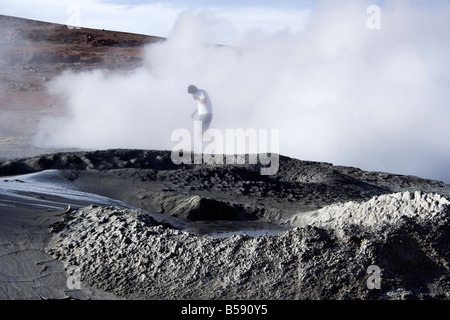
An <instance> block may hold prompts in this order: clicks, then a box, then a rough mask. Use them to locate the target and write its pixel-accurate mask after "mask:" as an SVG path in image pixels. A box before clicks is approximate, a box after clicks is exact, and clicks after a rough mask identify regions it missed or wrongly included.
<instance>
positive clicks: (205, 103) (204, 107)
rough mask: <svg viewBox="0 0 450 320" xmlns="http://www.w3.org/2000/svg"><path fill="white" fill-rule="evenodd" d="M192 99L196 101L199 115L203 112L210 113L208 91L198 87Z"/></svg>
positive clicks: (210, 105)
mask: <svg viewBox="0 0 450 320" xmlns="http://www.w3.org/2000/svg"><path fill="white" fill-rule="evenodd" d="M193 95H194V99H195V100H197V102H198V107H197V112H198V115H199V116H202V115H204V114H208V113H211V114H212V103H211V99H210V98H209V96H208V93H207V92H206V91H205V90H203V89H198V90H197V92H196V93H194V94H193Z"/></svg>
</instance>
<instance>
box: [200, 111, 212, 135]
mask: <svg viewBox="0 0 450 320" xmlns="http://www.w3.org/2000/svg"><path fill="white" fill-rule="evenodd" d="M211 120H212V114H211V113H207V114H204V115H201V116H200V121H201V122H202V134H204V133H205V131H206V130H208V129H209V125H210V124H211Z"/></svg>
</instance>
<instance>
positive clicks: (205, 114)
mask: <svg viewBox="0 0 450 320" xmlns="http://www.w3.org/2000/svg"><path fill="white" fill-rule="evenodd" d="M188 93H190V94H192V97H193V98H194V100H196V101H197V103H198V105H197V108H196V109H195V111H194V113H192V115H191V118H192V119H194V116H195V114H196V113H198V120H200V121H201V122H202V135H203V133H204V132H205V131H206V130H208V128H209V125H210V124H211V120H212V103H211V99H210V98H209V96H208V93H207V92H206V91H205V90H203V89H198V88H197V87H196V86H194V85H190V86H189V87H188Z"/></svg>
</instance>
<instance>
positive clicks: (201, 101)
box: [193, 93, 206, 104]
mask: <svg viewBox="0 0 450 320" xmlns="http://www.w3.org/2000/svg"><path fill="white" fill-rule="evenodd" d="M193 98H194V100H196V101H198V102H200V103H203V104H205V100H206V99H205V96H204V95H203V94H201V93H200V94H199V95H195V94H194V95H193Z"/></svg>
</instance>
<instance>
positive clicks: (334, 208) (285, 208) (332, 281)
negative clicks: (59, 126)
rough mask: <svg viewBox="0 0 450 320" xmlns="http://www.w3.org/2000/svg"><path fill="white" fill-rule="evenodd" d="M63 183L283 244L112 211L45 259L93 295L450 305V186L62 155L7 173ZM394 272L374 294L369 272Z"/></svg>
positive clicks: (323, 172) (2, 169)
mask: <svg viewBox="0 0 450 320" xmlns="http://www.w3.org/2000/svg"><path fill="white" fill-rule="evenodd" d="M50 168H51V169H58V170H61V171H60V172H61V173H62V175H63V179H64V180H65V181H66V182H67V183H68V184H69V185H70V188H75V189H78V190H84V191H89V192H93V193H97V194H101V195H104V196H108V197H112V198H114V199H119V200H122V201H125V202H127V203H129V204H132V205H133V206H135V207H137V208H141V209H145V210H148V211H153V212H159V213H162V214H164V215H170V216H173V217H177V218H179V219H181V220H183V221H186V223H192V222H198V221H205V220H207V221H216V220H224V219H225V220H230V221H235V223H242V222H243V221H246V220H249V221H255V220H256V221H265V222H268V223H270V224H273V225H283V226H285V227H287V226H289V230H287V231H284V232H280V233H279V234H278V235H274V236H260V237H249V236H245V235H235V236H233V237H222V238H217V237H212V236H204V235H203V236H202V235H199V234H196V233H195V232H192V231H189V230H186V229H183V228H181V229H180V228H179V227H175V226H172V225H170V224H168V223H161V222H157V221H156V220H155V219H153V218H151V217H150V216H148V215H147V214H146V213H145V212H143V211H140V210H132V209H123V208H122V209H121V208H118V207H111V206H87V207H82V208H80V209H77V210H72V211H71V212H70V213H68V214H66V215H65V216H64V217H62V218H61V220H60V221H59V222H56V223H54V224H53V225H52V227H51V235H52V236H51V238H50V239H49V242H47V244H46V247H45V251H46V252H47V253H48V254H50V255H52V256H53V257H55V258H56V259H58V260H60V261H62V262H63V264H64V265H65V266H66V267H68V266H78V267H79V268H80V271H81V277H82V280H83V281H84V282H85V283H86V284H88V285H89V286H93V287H95V288H98V289H99V290H102V291H106V292H110V293H113V294H114V295H116V296H117V297H121V298H133V299H148V298H151V299H408V298H416V299H448V298H449V295H448V294H449V292H450V291H449V284H450V279H449V266H450V265H449V261H450V260H449V259H450V256H449V252H450V251H449V247H448V243H449V228H448V226H449V224H448V222H449V221H448V220H449V212H450V211H449V208H450V207H449V201H448V200H447V198H449V190H450V189H449V186H448V185H446V184H444V183H442V182H438V181H431V180H426V179H421V178H418V177H412V176H401V175H393V174H387V173H379V172H364V171H362V170H359V169H356V168H349V167H338V166H333V165H331V164H328V163H318V162H308V161H300V160H296V159H291V158H287V157H281V158H280V170H279V171H278V173H277V174H276V175H274V176H262V175H259V174H258V172H259V168H258V167H257V166H255V165H224V166H212V165H211V166H208V165H202V166H196V165H191V166H187V165H183V166H182V167H180V166H177V165H174V164H173V163H172V161H171V159H170V152H168V151H148V150H104V151H94V152H72V153H67V152H62V153H55V154H48V155H41V156H37V157H32V158H25V159H20V160H9V161H6V162H3V163H2V164H1V165H0V173H1V175H11V174H18V173H25V172H37V171H40V170H45V169H50ZM373 265H374V266H377V267H378V268H380V270H381V280H380V285H381V287H380V289H369V288H368V285H367V282H368V281H370V279H371V278H370V277H371V276H372V274H371V273H370V272H367V269H368V268H369V266H373Z"/></svg>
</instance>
